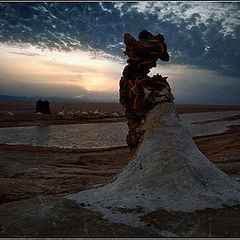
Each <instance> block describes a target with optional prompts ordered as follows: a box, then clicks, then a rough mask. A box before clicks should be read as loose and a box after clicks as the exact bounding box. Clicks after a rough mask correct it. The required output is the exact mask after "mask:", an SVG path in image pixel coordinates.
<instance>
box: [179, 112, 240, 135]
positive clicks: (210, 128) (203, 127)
mask: <svg viewBox="0 0 240 240" xmlns="http://www.w3.org/2000/svg"><path fill="white" fill-rule="evenodd" d="M239 114H240V111H225V112H203V113H187V114H180V115H179V116H180V119H181V120H182V122H183V123H184V124H185V126H186V128H187V129H188V130H189V131H190V132H191V135H192V136H193V137H195V136H204V135H210V134H217V133H223V132H225V131H226V130H227V126H229V125H240V119H237V120H234V121H219V122H212V123H207V124H192V123H194V122H205V121H208V120H217V119H221V118H225V117H232V116H235V115H239Z"/></svg>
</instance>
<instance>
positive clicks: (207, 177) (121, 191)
mask: <svg viewBox="0 0 240 240" xmlns="http://www.w3.org/2000/svg"><path fill="white" fill-rule="evenodd" d="M144 129H145V135H144V141H143V142H142V144H141V146H140V147H139V149H138V150H137V152H136V154H135V156H134V157H133V159H132V160H131V162H130V163H129V165H128V166H127V167H126V168H125V169H124V170H123V171H122V172H121V173H120V174H119V175H118V176H117V177H116V180H115V181H114V182H112V183H110V184H107V185H106V186H104V187H102V188H97V189H91V190H87V191H82V192H79V193H76V194H72V195H68V196H66V198H68V199H72V200H75V201H76V202H78V203H79V204H81V203H84V206H87V208H89V209H91V210H93V211H99V212H102V213H103V214H104V215H105V218H107V219H108V220H110V221H113V222H120V223H125V224H127V225H132V226H137V227H143V223H142V222H141V221H140V220H139V217H140V216H142V215H143V214H146V213H150V212H153V211H154V210H157V209H164V210H167V211H181V212H194V211H195V210H202V209H205V208H221V207H223V206H225V205H227V206H233V205H237V204H239V203H240V184H239V183H237V182H236V181H234V180H233V179H232V178H230V177H228V176H227V175H226V174H225V173H224V172H222V171H221V170H219V169H218V168H216V167H215V165H214V164H212V163H211V162H210V161H209V160H208V159H207V158H206V157H205V156H204V155H203V154H202V153H201V152H200V151H199V150H198V148H197V147H196V145H195V143H194V141H193V139H192V136H191V134H190V132H189V131H188V130H187V129H186V128H185V126H184V124H183V123H182V122H181V121H180V119H179V117H178V114H177V113H176V109H175V105H174V104H173V103H162V104H159V105H157V106H156V107H155V108H154V109H152V110H151V111H150V113H149V115H148V116H147V118H146V121H145V123H144ZM119 209H120V210H121V209H131V210H134V209H135V210H136V211H135V212H134V211H132V212H131V211H128V213H124V212H123V211H119ZM137 210H139V211H137Z"/></svg>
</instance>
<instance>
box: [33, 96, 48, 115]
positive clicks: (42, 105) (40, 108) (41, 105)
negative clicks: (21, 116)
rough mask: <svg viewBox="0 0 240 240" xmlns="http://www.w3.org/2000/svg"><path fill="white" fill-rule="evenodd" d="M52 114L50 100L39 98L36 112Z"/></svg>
mask: <svg viewBox="0 0 240 240" xmlns="http://www.w3.org/2000/svg"><path fill="white" fill-rule="evenodd" d="M37 112H40V113H42V114H51V111H50V107H49V102H48V100H42V99H38V101H37V103H36V113H37Z"/></svg>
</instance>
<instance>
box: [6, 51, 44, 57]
mask: <svg viewBox="0 0 240 240" xmlns="http://www.w3.org/2000/svg"><path fill="white" fill-rule="evenodd" d="M9 53H11V54H17V55H24V56H30V57H33V56H40V54H38V53H30V52H9Z"/></svg>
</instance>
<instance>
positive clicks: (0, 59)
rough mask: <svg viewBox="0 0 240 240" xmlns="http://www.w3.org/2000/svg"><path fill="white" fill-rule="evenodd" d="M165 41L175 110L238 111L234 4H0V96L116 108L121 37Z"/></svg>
mask: <svg viewBox="0 0 240 240" xmlns="http://www.w3.org/2000/svg"><path fill="white" fill-rule="evenodd" d="M143 29H146V30H148V31H150V32H151V33H152V34H154V35H155V34H158V33H161V34H163V35H164V37H165V41H166V43H167V46H168V52H169V55H170V62H168V63H166V62H161V60H159V61H158V65H157V67H156V68H153V69H152V70H151V73H150V74H149V75H150V76H152V75H153V74H156V73H160V74H162V75H163V76H167V77H168V81H169V84H170V86H171V88H172V92H173V94H174V96H175V102H176V103H188V104H197V103H198V104H226V105H240V84H239V83H240V81H239V80H240V2H232V3H231V2H190V1H189V2H187V1H185V2H158V1H155V2H150V1H147V2H144V1H143V2H117V1H115V2H72V3H69V2H68V3H64V2H62V3H61V2H58V3H55V2H35V3H20V2H19V3H18V2H15V3H4V2H1V3H0V95H11V96H42V97H46V98H47V97H64V98H71V99H79V100H91V101H94V100H96V101H118V99H119V80H120V78H121V75H122V70H123V69H124V66H125V65H126V64H127V63H126V61H127V57H126V56H124V54H123V51H124V50H125V46H124V42H123V36H124V34H125V33H130V34H132V35H133V36H134V37H135V38H137V36H138V33H139V32H140V31H141V30H143Z"/></svg>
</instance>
